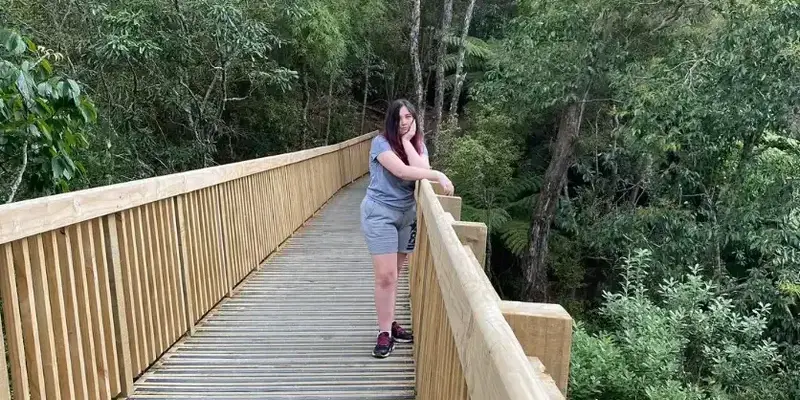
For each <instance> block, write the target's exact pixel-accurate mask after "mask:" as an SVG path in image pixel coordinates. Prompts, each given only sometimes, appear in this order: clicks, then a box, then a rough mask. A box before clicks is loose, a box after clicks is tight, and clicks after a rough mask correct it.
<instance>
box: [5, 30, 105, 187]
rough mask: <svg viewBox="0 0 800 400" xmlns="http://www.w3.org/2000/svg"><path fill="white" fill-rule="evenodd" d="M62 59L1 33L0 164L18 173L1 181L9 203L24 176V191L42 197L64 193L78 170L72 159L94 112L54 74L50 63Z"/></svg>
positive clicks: (75, 88) (76, 89)
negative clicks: (52, 191) (58, 191)
mask: <svg viewBox="0 0 800 400" xmlns="http://www.w3.org/2000/svg"><path fill="white" fill-rule="evenodd" d="M61 57H62V56H61V55H60V54H58V53H55V52H54V51H53V50H50V49H47V48H44V47H41V46H38V45H36V44H35V43H34V42H32V41H31V40H30V39H28V38H25V37H23V36H21V35H20V34H18V33H17V32H14V31H10V30H2V31H0V155H2V158H1V159H0V163H2V164H3V165H4V168H9V167H12V166H13V167H14V168H16V169H18V170H19V171H18V172H15V173H14V174H13V175H14V176H19V178H18V180H17V181H14V182H8V181H4V182H0V183H1V184H4V185H9V188H8V189H9V192H8V193H9V195H8V196H4V197H8V199H7V200H9V201H10V200H11V199H12V198H13V197H14V194H15V193H16V191H17V190H18V188H19V183H20V180H21V179H22V178H23V177H24V178H26V179H25V182H26V185H27V186H28V188H29V190H31V191H33V192H39V193H41V192H47V191H49V190H52V189H58V190H67V189H68V187H69V182H70V181H71V180H73V179H74V178H75V177H76V176H77V175H78V174H80V173H81V172H82V171H83V168H82V165H81V163H80V162H79V161H74V160H73V155H74V153H75V151H76V150H78V149H81V148H83V147H84V146H86V145H88V142H87V135H86V129H87V128H88V127H89V126H90V125H91V124H93V123H94V121H95V119H96V113H95V109H94V105H93V104H92V102H91V101H90V100H89V99H88V97H87V96H86V94H85V93H84V92H83V90H82V89H81V86H80V85H79V84H78V82H76V81H75V80H73V79H69V78H66V77H64V76H62V75H60V74H58V73H56V72H55V70H54V67H53V65H52V62H55V61H57V60H59V59H60V58H61ZM23 153H24V154H23ZM10 175H11V174H9V175H7V176H10ZM4 176H5V174H4ZM4 200H5V199H4Z"/></svg>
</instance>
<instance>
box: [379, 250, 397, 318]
mask: <svg viewBox="0 0 800 400" xmlns="http://www.w3.org/2000/svg"><path fill="white" fill-rule="evenodd" d="M397 260H398V255H397V253H391V254H380V255H373V256H372V264H373V267H374V268H375V311H376V312H377V314H378V329H379V330H380V332H391V328H392V322H393V321H394V307H395V302H396V301H395V299H396V298H397V272H398V270H399V268H398V266H397Z"/></svg>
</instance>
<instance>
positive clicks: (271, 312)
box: [129, 170, 415, 400]
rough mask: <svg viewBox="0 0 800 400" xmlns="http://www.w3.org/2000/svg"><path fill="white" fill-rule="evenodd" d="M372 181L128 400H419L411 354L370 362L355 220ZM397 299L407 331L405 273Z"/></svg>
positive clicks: (223, 306)
mask: <svg viewBox="0 0 800 400" xmlns="http://www.w3.org/2000/svg"><path fill="white" fill-rule="evenodd" d="M317 172H320V171H319V170H317ZM335 172H336V173H339V171H338V170H336V171H335ZM287 178H290V177H289V176H287ZM366 181H367V180H366V179H364V180H361V181H358V183H356V184H354V185H352V186H350V187H347V188H345V189H344V190H342V191H341V192H340V193H339V194H337V195H336V196H335V197H333V198H332V199H331V200H330V201H329V202H328V204H326V205H325V206H324V207H323V208H322V209H321V210H320V211H319V213H318V214H317V215H316V216H315V217H313V218H312V219H310V220H306V221H303V222H304V223H303V226H302V227H301V228H299V230H297V231H296V232H294V234H293V235H292V236H291V238H289V239H288V240H287V241H286V242H285V243H283V244H282V246H281V248H280V249H279V250H278V251H277V252H276V253H275V254H273V255H272V256H270V258H269V259H268V260H267V261H266V262H265V263H263V264H262V265H261V266H260V267H259V268H258V269H257V270H255V271H254V272H253V273H252V274H251V275H249V277H247V278H246V279H245V280H244V281H243V282H242V283H241V285H239V286H238V287H237V288H236V290H235V291H234V292H233V293H232V294H231V296H230V297H229V298H227V299H225V300H224V301H222V302H221V303H219V304H218V305H217V306H216V307H215V308H214V309H213V310H211V312H209V313H208V315H207V316H206V317H205V318H203V319H202V320H201V321H200V323H199V324H198V326H197V328H196V331H195V333H194V334H193V335H192V336H190V337H187V338H185V339H184V340H182V341H180V342H178V344H176V345H175V346H174V347H173V348H172V349H171V350H170V351H169V352H168V353H167V354H166V355H165V356H164V357H162V358H161V359H160V360H159V361H158V362H157V363H156V364H155V366H154V367H153V368H151V369H150V370H149V371H147V372H146V373H145V374H144V375H143V376H142V377H141V378H139V379H138V380H137V382H136V384H135V388H134V392H133V394H132V395H131V396H130V397H129V399H130V400H137V399H169V398H182V399H223V398H225V399H241V398H251V399H256V398H257V399H262V400H270V399H301V398H302V399H398V400H400V399H409V400H410V399H414V398H415V397H414V392H415V389H414V388H415V384H414V382H415V377H414V372H415V371H414V362H413V357H412V346H413V345H411V344H398V345H397V347H396V349H395V351H394V353H393V354H392V356H391V357H389V358H388V359H383V360H379V359H375V358H373V357H372V355H371V352H372V348H373V346H374V345H375V337H376V334H377V322H376V315H375V308H374V303H373V286H374V283H373V282H374V277H373V269H372V264H371V260H370V256H369V254H368V252H367V248H366V244H365V243H364V239H363V236H362V235H361V233H360V221H359V204H360V201H361V198H362V197H363V196H364V190H365V185H366ZM254 190H256V189H254ZM329 190H331V191H332V190H333V188H332V187H331V188H330V189H329ZM297 194H298V195H299V194H300V192H299V191H298V192H297ZM298 199H299V198H298ZM312 200H313V202H321V201H324V200H325V199H324V196H323V195H314V196H313V197H312ZM313 202H312V203H309V204H313ZM285 204H286V205H287V207H288V206H291V204H298V205H299V204H302V203H300V202H299V201H298V202H292V201H289V202H286V203H285ZM311 207H312V206H310V205H303V208H302V209H301V211H302V212H308V211H309V210H310V209H311ZM316 207H318V206H316ZM296 218H300V217H296ZM264 232H265V231H262V234H265V233H264ZM398 291H399V298H398V304H397V319H398V321H399V322H400V323H401V324H404V325H405V326H407V327H410V326H411V325H410V323H411V313H410V308H409V306H410V305H409V293H408V278H407V275H406V274H403V276H402V277H401V279H400V287H399V289H398Z"/></svg>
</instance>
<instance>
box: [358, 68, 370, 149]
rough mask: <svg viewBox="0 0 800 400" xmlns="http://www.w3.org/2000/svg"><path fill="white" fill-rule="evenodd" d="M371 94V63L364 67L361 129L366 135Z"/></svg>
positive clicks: (360, 131)
mask: <svg viewBox="0 0 800 400" xmlns="http://www.w3.org/2000/svg"><path fill="white" fill-rule="evenodd" d="M368 93H369V61H367V63H366V64H365V65H364V102H363V103H362V104H361V129H360V130H359V134H361V133H364V118H365V117H366V116H367V94H368Z"/></svg>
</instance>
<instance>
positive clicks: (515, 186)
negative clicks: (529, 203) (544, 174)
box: [500, 174, 542, 203]
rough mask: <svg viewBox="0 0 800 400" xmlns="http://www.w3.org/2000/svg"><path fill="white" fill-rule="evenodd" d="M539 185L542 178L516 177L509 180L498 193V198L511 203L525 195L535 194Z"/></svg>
mask: <svg viewBox="0 0 800 400" xmlns="http://www.w3.org/2000/svg"><path fill="white" fill-rule="evenodd" d="M541 185H542V178H541V177H539V176H537V175H533V174H529V175H524V176H518V177H516V178H514V179H513V180H511V183H509V184H508V186H506V187H505V188H504V189H503V191H502V192H500V196H501V197H502V198H503V199H505V200H506V201H507V202H509V203H511V202H514V201H515V200H517V199H519V198H520V196H522V195H524V194H525V193H531V192H537V191H538V190H539V187H540V186H541Z"/></svg>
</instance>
